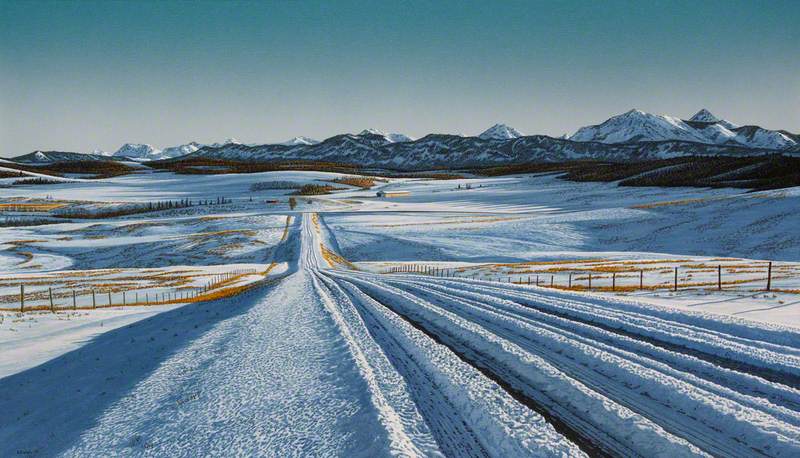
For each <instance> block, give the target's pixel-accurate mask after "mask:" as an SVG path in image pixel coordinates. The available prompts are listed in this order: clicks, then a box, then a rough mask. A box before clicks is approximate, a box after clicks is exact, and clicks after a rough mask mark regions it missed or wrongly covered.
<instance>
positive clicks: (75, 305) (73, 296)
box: [72, 289, 78, 310]
mask: <svg viewBox="0 0 800 458" xmlns="http://www.w3.org/2000/svg"><path fill="white" fill-rule="evenodd" d="M72 310H78V302H77V301H76V300H75V290H74V289H73V290H72Z"/></svg>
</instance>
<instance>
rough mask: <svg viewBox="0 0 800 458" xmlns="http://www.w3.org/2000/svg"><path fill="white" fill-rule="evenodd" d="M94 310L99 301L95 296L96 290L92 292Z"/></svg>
mask: <svg viewBox="0 0 800 458" xmlns="http://www.w3.org/2000/svg"><path fill="white" fill-rule="evenodd" d="M92 308H93V309H96V308H97V299H96V298H95V296H94V290H92Z"/></svg>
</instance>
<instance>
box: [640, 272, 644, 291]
mask: <svg viewBox="0 0 800 458" xmlns="http://www.w3.org/2000/svg"><path fill="white" fill-rule="evenodd" d="M639 289H644V269H642V270H640V271H639Z"/></svg>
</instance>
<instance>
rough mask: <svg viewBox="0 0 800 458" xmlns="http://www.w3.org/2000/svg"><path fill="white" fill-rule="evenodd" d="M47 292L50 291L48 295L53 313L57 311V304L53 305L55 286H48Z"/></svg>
mask: <svg viewBox="0 0 800 458" xmlns="http://www.w3.org/2000/svg"><path fill="white" fill-rule="evenodd" d="M47 293H48V295H49V296H50V311H51V312H52V313H56V308H55V306H54V305H53V288H50V287H48V288H47Z"/></svg>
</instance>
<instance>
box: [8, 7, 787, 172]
mask: <svg viewBox="0 0 800 458" xmlns="http://www.w3.org/2000/svg"><path fill="white" fill-rule="evenodd" d="M798 24H800V2H798V1H796V0H794V1H786V2H781V1H768V2H756V1H742V2H735V1H726V2H717V1H702V2H695V1H685V2H683V1H675V2H668V1H644V2H641V1H630V2H627V1H625V2H607V1H603V2H570V1H560V2H502V3H501V2H488V1H487V2H464V1H456V2H449V1H419V2H418V1H413V2H412V1H397V2H351V1H328V2H301V3H294V2H276V3H262V2H221V1H220V2H152V3H150V2H136V3H127V2H123V3H118V2H55V3H50V2H46V1H37V2H20V1H9V0H0V156H13V155H17V154H22V153H27V152H30V151H32V150H35V149H59V150H78V151H86V150H92V149H95V148H99V149H104V150H112V151H113V150H116V149H117V148H118V147H119V146H120V145H121V144H122V143H123V142H127V141H130V142H143V143H152V144H154V145H155V146H157V147H164V146H171V145H175V144H181V143H185V142H188V141H191V140H196V141H200V142H213V141H219V140H222V139H224V138H226V137H236V138H238V139H240V140H242V141H244V142H248V143H249V142H278V141H283V140H286V139H288V138H290V137H293V136H296V135H306V136H310V137H314V138H318V139H323V138H326V137H328V136H331V135H334V134H337V133H341V132H357V131H360V130H362V129H364V128H367V127H375V128H379V129H383V130H390V131H399V132H403V133H406V134H409V135H412V136H422V135H424V134H426V133H430V132H446V133H464V134H477V133H479V132H480V131H482V130H483V129H485V128H487V127H489V126H490V125H491V124H493V123H495V122H505V123H507V124H509V125H511V126H513V127H516V128H517V129H519V130H520V131H522V132H524V133H528V134H533V133H543V134H549V135H554V136H555V135H561V134H563V133H572V132H574V131H575V129H577V128H578V127H580V126H582V125H586V124H596V123H598V122H601V121H603V120H604V119H606V118H607V117H609V116H611V115H613V114H618V113H621V112H624V111H627V110H628V109H630V108H633V107H636V108H639V109H642V110H645V111H650V112H654V113H659V114H662V113H663V114H671V115H675V116H681V117H689V116H691V115H692V114H693V113H694V112H695V111H697V110H698V109H700V108H702V107H707V108H709V109H710V110H711V111H712V112H714V113H715V114H717V115H719V116H723V117H725V118H728V119H730V120H731V121H733V122H736V123H740V124H743V123H751V124H760V125H762V126H764V127H768V128H776V129H777V128H782V129H787V130H790V131H794V132H797V131H800V57H799V56H800V26H799V25H798Z"/></svg>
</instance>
